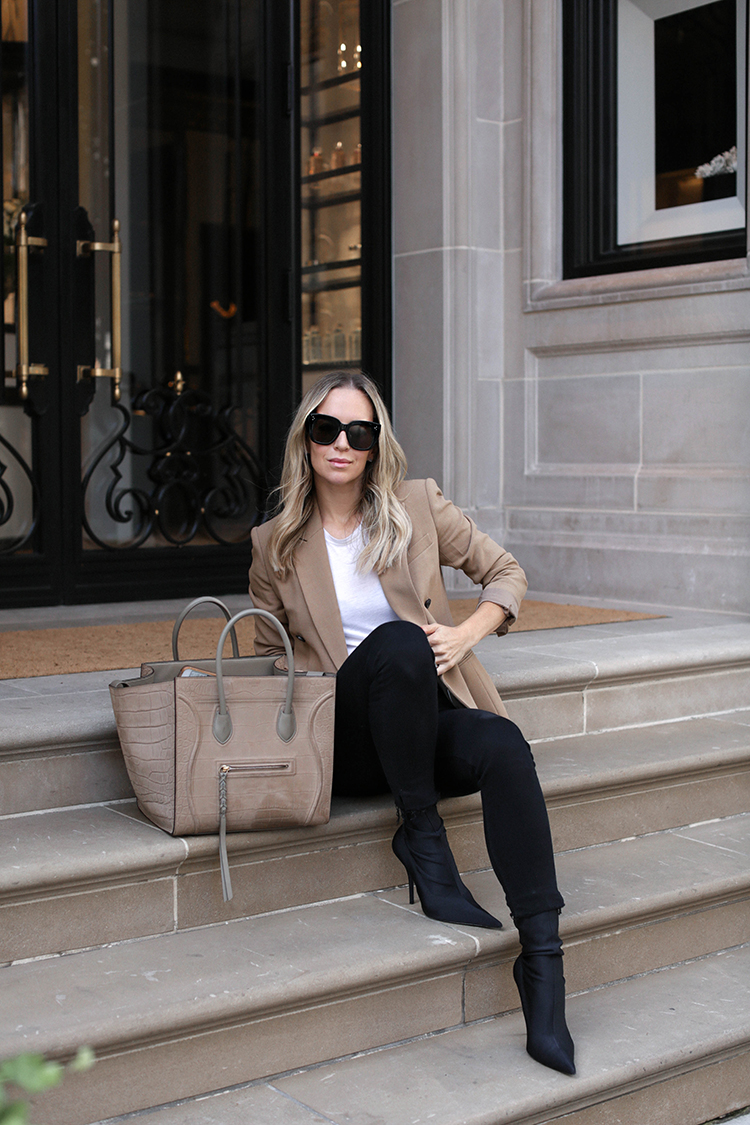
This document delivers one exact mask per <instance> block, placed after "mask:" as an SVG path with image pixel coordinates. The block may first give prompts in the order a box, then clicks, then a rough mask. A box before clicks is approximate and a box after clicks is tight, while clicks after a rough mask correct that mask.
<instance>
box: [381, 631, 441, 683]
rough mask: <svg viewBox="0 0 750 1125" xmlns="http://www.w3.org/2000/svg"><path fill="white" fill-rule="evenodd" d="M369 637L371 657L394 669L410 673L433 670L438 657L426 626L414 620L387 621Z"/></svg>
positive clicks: (405, 673) (414, 674) (401, 672)
mask: <svg viewBox="0 0 750 1125" xmlns="http://www.w3.org/2000/svg"><path fill="white" fill-rule="evenodd" d="M367 640H368V641H369V642H370V644H371V649H372V657H373V658H374V659H375V660H376V661H377V662H378V663H379V664H381V666H382V665H385V666H387V667H388V668H389V669H391V670H397V671H398V672H399V674H403V675H406V676H409V677H412V676H421V675H423V674H424V672H425V671H429V672H434V668H435V658H434V656H433V655H432V649H431V648H430V642H429V641H428V639H427V635H426V634H425V632H424V630H423V629H421V628H420V627H419V625H415V624H414V623H413V622H412V621H386V622H385V624H383V625H378V627H377V629H374V630H373V632H372V633H370V636H369V637H368V638H367Z"/></svg>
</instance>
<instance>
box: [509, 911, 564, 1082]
mask: <svg viewBox="0 0 750 1125" xmlns="http://www.w3.org/2000/svg"><path fill="white" fill-rule="evenodd" d="M515 923H516V926H517V927H518V935H519V937H520V939H521V950H522V952H521V956H520V957H519V958H518V960H517V961H516V963H515V965H514V966H513V979H514V980H515V982H516V985H517V986H518V991H519V994H520V996H521V1007H522V1008H523V1016H524V1019H525V1020H526V1050H527V1051H528V1053H529V1054H530V1055H531V1057H532V1059H536V1061H537V1062H540V1063H542V1065H543V1066H549V1067H552V1069H553V1070H559V1071H561V1072H562V1073H563V1074H575V1072H576V1068H575V1063H574V1062H573V1053H574V1046H573V1040H572V1039H571V1036H570V1032H569V1031H568V1027H567V1024H566V1023H565V977H564V976H563V968H562V942H561V941H560V936H559V934H558V929H557V923H558V912H557V911H556V910H546V911H544V912H543V913H541V914H532V915H530V916H529V917H528V918H516V919H515Z"/></svg>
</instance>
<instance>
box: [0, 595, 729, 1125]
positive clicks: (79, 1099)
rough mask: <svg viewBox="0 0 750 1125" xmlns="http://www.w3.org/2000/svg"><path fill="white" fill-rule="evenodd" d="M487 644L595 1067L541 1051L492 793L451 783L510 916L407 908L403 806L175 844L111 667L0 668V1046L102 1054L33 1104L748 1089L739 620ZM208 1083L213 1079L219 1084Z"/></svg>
mask: <svg viewBox="0 0 750 1125" xmlns="http://www.w3.org/2000/svg"><path fill="white" fill-rule="evenodd" d="M480 654H481V655H482V658H483V660H484V662H485V664H486V666H487V667H488V668H489V669H490V671H491V672H492V674H493V676H494V677H495V678H496V681H497V683H498V686H499V688H500V690H501V693H502V694H503V697H504V698H505V700H506V702H507V703H508V707H509V710H510V713H511V716H512V717H513V718H515V719H516V720H517V721H518V722H519V723H520V724H521V725H522V726H523V728H524V730H525V731H526V732H527V734H528V736H529V737H530V738H531V739H532V740H533V741H534V754H535V757H536V760H537V764H538V768H539V773H540V776H541V778H542V782H543V786H544V789H545V793H546V796H547V800H548V804H549V808H550V816H551V820H552V826H553V834H554V838H555V844H556V849H557V851H558V874H559V881H560V885H561V888H562V890H563V893H564V895H565V897H566V900H567V904H568V905H567V908H566V911H565V913H564V914H563V923H562V931H563V936H564V938H565V941H566V958H565V969H566V977H567V982H568V992H569V996H570V999H569V1005H568V1014H569V1023H570V1026H571V1031H572V1032H573V1036H574V1038H575V1039H576V1043H577V1063H578V1070H579V1073H578V1075H577V1076H576V1077H575V1078H567V1077H564V1076H562V1075H559V1074H556V1073H554V1072H552V1071H548V1070H546V1069H545V1068H543V1067H541V1066H539V1065H538V1064H536V1063H534V1062H533V1061H532V1060H531V1059H530V1058H528V1056H527V1055H526V1054H525V1051H524V1030H523V1021H522V1019H521V1016H520V1012H519V1011H518V998H517V994H516V991H515V988H514V986H513V982H512V978H511V974H510V968H511V964H512V960H513V959H514V957H515V956H516V954H517V951H518V947H517V942H516V937H515V930H514V928H513V925H512V922H511V921H510V919H509V918H508V915H507V910H506V908H505V906H504V903H503V900H502V893H501V891H500V889H499V887H498V885H497V883H496V881H495V879H494V877H493V876H492V874H491V872H489V871H487V869H486V868H487V858H486V853H485V850H484V844H483V841H482V833H481V816H480V809H479V803H478V800H477V799H476V798H474V797H467V798H461V799H458V800H453V801H447V802H445V803H444V808H443V812H444V815H445V817H446V822H447V824H448V826H449V833H450V838H451V842H452V844H453V847H454V851H455V854H456V857H457V860H458V862H459V866H460V867H461V869H462V871H466V872H469V873H470V874H468V875H467V876H466V882H467V884H468V885H469V886H470V888H471V889H472V891H473V893H474V894H475V896H476V897H477V898H478V900H479V901H480V902H481V903H482V904H483V905H484V906H485V907H486V908H487V909H489V910H491V911H493V912H494V913H496V914H498V916H500V917H501V918H502V919H503V921H504V923H505V927H506V928H505V929H504V930H503V931H500V932H497V931H484V930H474V929H471V928H461V927H457V926H449V925H444V924H441V923H436V922H433V921H431V920H430V919H427V918H425V917H424V916H423V915H422V913H421V911H420V910H419V907H418V906H416V907H409V905H408V899H407V895H406V892H405V889H404V888H403V887H398V885H397V884H398V883H399V882H400V880H402V879H403V874H404V873H403V868H401V867H400V865H399V864H398V863H397V862H396V860H395V859H394V857H393V855H392V853H391V850H390V839H391V836H392V834H393V832H394V830H395V816H394V811H393V807H392V804H391V803H390V802H389V801H388V800H385V799H384V800H381V801H371V802H353V801H352V802H339V803H337V804H336V805H335V808H334V812H333V816H332V818H331V821H330V823H329V824H328V825H325V826H323V827H321V828H318V829H309V830H299V831H296V832H291V833H290V832H269V833H263V834H255V835H250V834H248V835H235V836H232V837H231V838H230V861H231V865H232V880H233V884H234V889H235V898H234V900H233V902H232V903H231V904H229V906H226V905H225V904H224V903H223V901H222V897H221V888H220V881H219V876H218V868H217V846H216V840H215V838H213V837H193V838H190V839H172V838H171V837H169V836H166V835H164V834H163V833H161V832H159V831H158V830H157V829H156V828H154V827H153V826H152V825H150V824H149V822H148V821H146V820H145V819H144V818H143V817H142V816H140V814H139V813H138V811H137V809H136V808H135V805H134V803H133V801H132V800H131V799H130V794H129V790H128V783H127V778H126V777H125V776H124V773H123V770H122V766H121V761H120V759H119V755H118V751H117V748H116V736H115V733H114V727H113V722H112V719H111V716H110V711H109V702H108V696H107V692H106V683H107V682H108V681H109V680H110V679H112V678H114V674H113V673H106V674H104V675H100V674H96V675H91V676H76V677H64V678H58V679H57V680H54V679H52V678H50V680H27V681H16V682H10V681H4V682H2V683H0V709H1V713H2V715H3V723H2V731H0V854H1V855H2V856H3V857H4V858H3V863H2V865H1V866H0V963H5V964H4V967H2V968H0V996H2V1003H1V1004H0V1057H6V1056H8V1055H12V1054H15V1053H16V1052H18V1051H20V1050H24V1049H29V1050H38V1051H42V1052H44V1053H46V1054H48V1055H52V1056H54V1057H58V1058H61V1059H67V1058H69V1057H70V1056H72V1055H73V1054H74V1053H75V1050H76V1048H77V1047H78V1046H79V1045H81V1044H89V1045H90V1046H92V1047H93V1048H94V1049H95V1051H96V1054H97V1058H98V1062H97V1064H96V1066H95V1067H94V1069H93V1070H92V1071H90V1072H88V1073H86V1074H82V1075H77V1076H68V1077H67V1078H66V1080H65V1082H64V1083H63V1085H62V1086H61V1087H60V1088H59V1089H58V1090H56V1091H51V1092H49V1093H47V1094H45V1095H44V1096H42V1097H40V1099H39V1100H38V1103H37V1104H36V1105H35V1117H36V1119H39V1120H45V1121H48V1122H50V1123H54V1125H89V1123H92V1122H101V1121H103V1120H105V1119H106V1120H107V1121H109V1120H111V1119H118V1120H119V1119H123V1117H122V1115H128V1114H131V1113H136V1114H137V1115H138V1116H140V1115H139V1114H138V1111H141V1110H149V1109H150V1107H161V1108H157V1109H153V1110H152V1111H151V1112H147V1113H146V1114H145V1119H146V1120H148V1121H149V1122H150V1121H153V1122H154V1125H177V1123H180V1125H183V1123H184V1125H193V1123H195V1125H198V1123H201V1125H204V1123H205V1125H208V1123H216V1125H219V1123H221V1125H237V1123H245V1122H263V1123H264V1125H266V1123H269V1125H277V1123H278V1125H311V1123H313V1122H329V1123H330V1122H334V1123H337V1125H339V1123H340V1125H344V1123H347V1125H365V1123H367V1125H375V1123H377V1122H383V1123H385V1125H402V1123H403V1125H406V1123H407V1122H418V1121H424V1122H435V1123H436V1125H479V1123H482V1125H489V1123H500V1122H518V1123H521V1122H523V1123H526V1122H528V1123H531V1122H544V1121H553V1120H557V1119H559V1118H565V1119H566V1122H574V1123H575V1125H615V1123H617V1125H645V1123H648V1125H678V1123H679V1125H699V1123H700V1122H703V1121H706V1120H708V1119H710V1118H712V1117H716V1116H719V1115H721V1114H724V1113H728V1112H730V1111H732V1110H735V1109H738V1108H741V1107H742V1106H745V1105H748V1104H750V709H748V704H750V690H749V689H750V625H748V624H746V623H744V622H741V621H731V620H729V621H727V622H726V623H722V622H721V620H719V621H715V620H714V621H711V622H710V623H703V622H702V619H701V618H700V617H698V618H696V617H695V616H692V617H686V618H684V619H683V618H671V619H668V620H665V621H660V622H656V621H653V622H652V621H644V622H634V623H629V624H627V625H619V626H596V627H590V628H587V629H585V630H559V631H556V632H555V633H536V634H517V635H515V636H511V637H508V638H505V639H504V640H503V641H502V642H497V641H496V640H489V641H486V642H483V645H482V646H480ZM205 1095H209V1096H205Z"/></svg>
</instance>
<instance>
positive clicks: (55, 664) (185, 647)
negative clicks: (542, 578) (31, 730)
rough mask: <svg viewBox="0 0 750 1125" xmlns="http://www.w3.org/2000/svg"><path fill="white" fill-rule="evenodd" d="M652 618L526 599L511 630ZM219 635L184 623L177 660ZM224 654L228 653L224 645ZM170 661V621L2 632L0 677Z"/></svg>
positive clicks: (244, 650)
mask: <svg viewBox="0 0 750 1125" xmlns="http://www.w3.org/2000/svg"><path fill="white" fill-rule="evenodd" d="M476 604H477V603H476V599H475V598H461V599H457V600H455V601H452V602H451V610H452V612H453V619H454V621H456V623H458V622H460V621H464V620H465V619H466V618H467V617H469V615H470V614H471V613H472V612H473V610H474V608H475V607H476ZM654 616H656V615H655V614H650V613H631V612H627V611H620V610H611V609H592V608H591V607H590V606H582V605H556V604H555V603H553V602H534V601H525V602H524V603H523V607H522V611H521V616H520V618H519V620H518V622H517V624H516V625H514V626H513V627H512V632H518V633H523V632H526V631H528V630H530V629H566V628H569V627H571V626H574V625H602V624H607V623H610V622H614V621H642V620H644V619H646V618H649V617H654ZM220 631H221V622H220V620H218V619H216V618H212V619H208V618H199V619H197V620H193V621H189V620H188V621H186V622H185V623H184V625H183V626H182V630H181V632H180V658H181V659H193V660H198V659H201V658H204V657H210V656H213V655H214V653H215V651H216V644H217V641H218V639H219V634H220ZM254 635H255V629H254V626H253V621H252V618H245V620H244V621H241V622H240V623H239V625H238V626H237V637H238V642H239V646H240V653H241V654H242V655H247V654H248V653H250V652H252V651H253V648H252V645H253V637H254ZM225 654H226V655H227V656H229V655H231V649H230V646H229V642H228V641H227V644H226V648H225ZM171 658H172V622H171V621H146V622H140V623H135V624H122V625H91V626H86V627H80V626H76V627H74V628H70V629H28V630H22V631H19V632H12V633H11V632H8V633H0V679H4V680H11V679H22V678H25V677H27V676H55V675H66V674H68V673H71V672H99V671H106V670H107V669H115V668H137V667H138V666H139V665H140V664H141V663H143V662H145V661H148V660H171Z"/></svg>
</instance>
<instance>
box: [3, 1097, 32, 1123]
mask: <svg viewBox="0 0 750 1125" xmlns="http://www.w3.org/2000/svg"><path fill="white" fill-rule="evenodd" d="M28 1122H29V1114H28V1110H27V1108H26V1105H25V1104H24V1102H11V1103H10V1105H7V1106H5V1107H4V1108H2V1109H0V1125H28Z"/></svg>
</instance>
